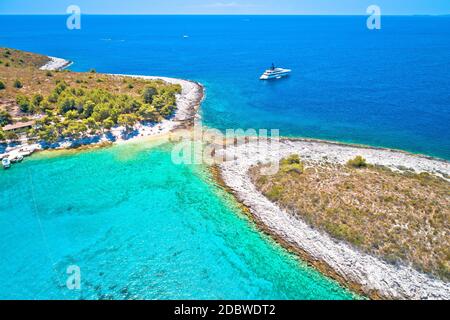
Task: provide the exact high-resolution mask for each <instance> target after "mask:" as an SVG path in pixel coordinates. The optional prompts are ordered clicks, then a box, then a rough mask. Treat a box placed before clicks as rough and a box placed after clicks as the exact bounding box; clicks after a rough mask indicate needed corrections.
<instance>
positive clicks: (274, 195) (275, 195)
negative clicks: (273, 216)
mask: <svg viewBox="0 0 450 320" xmlns="http://www.w3.org/2000/svg"><path fill="white" fill-rule="evenodd" d="M283 192H284V188H283V187H282V186H273V187H272V189H270V191H269V192H267V197H268V198H269V200H271V201H278V200H280V199H281V196H282V195H283Z"/></svg>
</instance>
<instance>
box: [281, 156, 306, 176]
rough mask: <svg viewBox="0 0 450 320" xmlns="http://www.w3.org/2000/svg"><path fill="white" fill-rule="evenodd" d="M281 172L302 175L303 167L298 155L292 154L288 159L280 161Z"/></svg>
mask: <svg viewBox="0 0 450 320" xmlns="http://www.w3.org/2000/svg"><path fill="white" fill-rule="evenodd" d="M280 166H281V170H282V171H283V172H287V173H290V172H295V173H298V174H301V173H303V171H304V169H305V166H304V164H303V162H302V161H301V159H300V156H299V155H298V154H293V155H291V156H289V157H288V158H285V159H282V160H281V161H280Z"/></svg>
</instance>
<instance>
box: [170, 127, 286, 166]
mask: <svg viewBox="0 0 450 320" xmlns="http://www.w3.org/2000/svg"><path fill="white" fill-rule="evenodd" d="M170 140H171V142H173V143H174V146H173V149H172V154H171V157H172V162H173V163H174V164H177V165H180V164H185V165H191V164H196V165H199V164H206V165H217V164H221V163H223V162H225V161H233V160H236V159H238V158H239V159H248V158H251V159H252V160H253V161H256V162H261V163H267V164H268V166H266V167H265V168H264V170H263V171H264V172H262V174H264V175H274V174H276V173H277V172H278V170H279V161H278V160H279V159H278V155H279V148H280V131H279V129H270V130H268V129H259V130H256V129H247V130H244V129H226V130H225V131H224V132H222V131H220V130H218V129H213V128H204V127H203V126H202V124H201V122H196V123H195V124H194V128H193V130H179V131H175V132H174V133H172V135H171V137H170Z"/></svg>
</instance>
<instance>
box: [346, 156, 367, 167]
mask: <svg viewBox="0 0 450 320" xmlns="http://www.w3.org/2000/svg"><path fill="white" fill-rule="evenodd" d="M347 165H348V166H349V167H352V168H367V167H368V164H367V162H366V159H364V158H363V157H361V156H356V157H355V158H354V159H351V160H349V161H348V162H347Z"/></svg>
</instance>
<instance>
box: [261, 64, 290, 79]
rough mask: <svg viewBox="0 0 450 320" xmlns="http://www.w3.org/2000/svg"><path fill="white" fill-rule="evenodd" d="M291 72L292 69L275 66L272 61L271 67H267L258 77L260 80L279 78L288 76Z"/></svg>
mask: <svg viewBox="0 0 450 320" xmlns="http://www.w3.org/2000/svg"><path fill="white" fill-rule="evenodd" d="M291 72H292V70H290V69H283V68H276V67H275V65H274V64H273V63H272V67H271V68H270V69H267V70H266V71H265V72H264V73H263V75H262V76H261V77H260V79H261V80H269V79H281V78H283V77H286V76H288V75H289V74H290V73H291Z"/></svg>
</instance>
